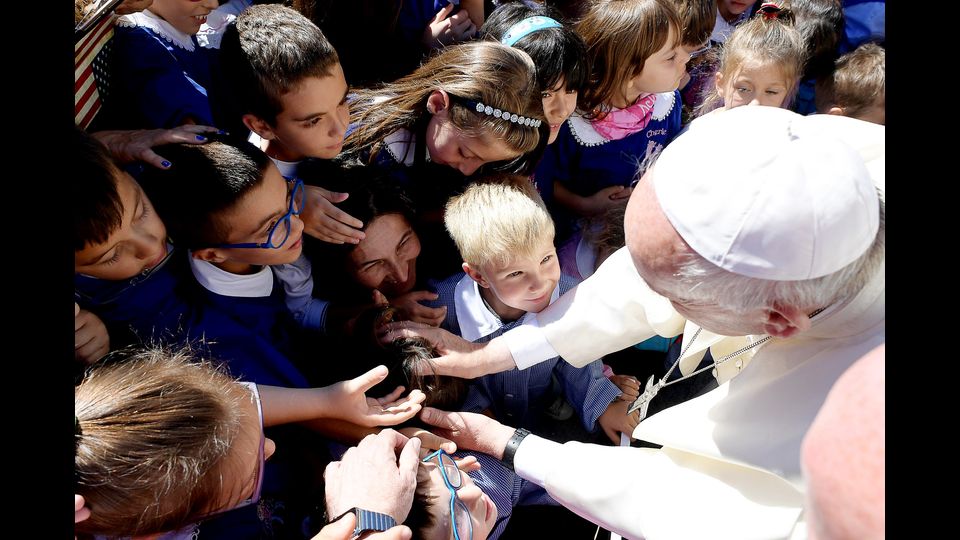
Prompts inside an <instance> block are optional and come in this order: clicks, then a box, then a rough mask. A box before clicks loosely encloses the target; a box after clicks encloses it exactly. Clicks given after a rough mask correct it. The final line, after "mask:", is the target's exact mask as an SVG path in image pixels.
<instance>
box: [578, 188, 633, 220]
mask: <svg viewBox="0 0 960 540" xmlns="http://www.w3.org/2000/svg"><path fill="white" fill-rule="evenodd" d="M631 193H633V188H629V187H623V186H610V187H605V188H603V189H601V190H600V191H598V192H596V193H594V194H593V195H591V196H589V197H581V199H582V200H581V201H580V204H579V208H578V210H579V213H580V214H581V215H583V216H595V215H597V214H602V213H603V212H606V211H607V210H609V209H611V208H613V207H614V206H617V205H618V204H624V203H626V202H627V199H629V198H630V194H631Z"/></svg>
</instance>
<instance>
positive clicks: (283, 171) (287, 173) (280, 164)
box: [270, 157, 300, 179]
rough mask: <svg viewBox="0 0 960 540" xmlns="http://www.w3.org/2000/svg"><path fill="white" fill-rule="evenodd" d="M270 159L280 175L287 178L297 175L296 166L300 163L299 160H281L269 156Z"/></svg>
mask: <svg viewBox="0 0 960 540" xmlns="http://www.w3.org/2000/svg"><path fill="white" fill-rule="evenodd" d="M270 160H271V161H273V164H274V165H276V166H277V169H279V170H280V176H283V177H284V178H287V179H291V178H296V177H297V167H298V166H299V165H300V162H299V161H283V160H282V159H277V158H275V157H272V158H270Z"/></svg>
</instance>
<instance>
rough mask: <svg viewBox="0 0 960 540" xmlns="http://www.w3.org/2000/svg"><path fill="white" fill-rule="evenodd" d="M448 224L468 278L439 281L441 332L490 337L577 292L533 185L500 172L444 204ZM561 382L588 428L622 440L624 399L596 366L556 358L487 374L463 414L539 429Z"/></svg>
mask: <svg viewBox="0 0 960 540" xmlns="http://www.w3.org/2000/svg"><path fill="white" fill-rule="evenodd" d="M444 223H445V225H446V227H447V231H448V232H449V233H450V236H451V237H452V238H453V241H454V242H455V243H456V245H457V249H459V251H460V256H461V257H462V258H463V272H462V273H459V274H455V275H453V276H451V277H449V278H447V279H446V280H444V281H442V282H440V283H437V284H436V289H437V294H438V295H439V298H438V300H437V303H438V304H439V305H445V306H447V317H446V319H445V321H444V322H443V324H442V325H441V326H442V327H443V328H446V329H448V330H450V331H451V332H454V333H456V334H459V335H460V336H462V337H464V338H465V339H468V340H470V341H478V340H482V341H487V340H490V339H493V338H494V337H496V336H498V335H500V334H501V333H503V332H504V331H506V330H509V329H511V328H513V327H515V326H517V325H519V324H522V322H523V320H524V318H525V317H526V315H527V314H528V313H537V312H539V311H540V310H542V309H543V308H545V307H547V306H548V305H549V304H550V303H551V302H553V301H554V300H556V299H557V298H558V297H559V296H560V295H561V294H563V293H565V292H566V291H567V290H569V289H571V288H573V287H574V286H575V285H576V281H575V280H574V279H573V278H571V277H569V276H564V275H561V273H560V264H559V262H558V260H557V252H556V249H555V248H554V245H553V237H554V225H553V220H552V219H551V218H550V214H549V213H548V212H547V209H546V207H545V206H544V204H543V200H542V199H541V198H540V196H539V195H538V194H537V192H536V189H535V188H534V186H533V183H532V182H531V181H530V180H529V179H528V178H525V177H522V176H516V175H503V176H497V177H492V178H489V179H488V180H486V181H483V182H478V183H474V184H472V185H470V186H469V187H468V188H467V190H466V191H465V192H464V193H463V194H462V195H458V196H456V197H453V198H451V199H450V201H448V202H447V205H446V212H445V214H444ZM554 376H556V379H557V380H558V381H559V386H560V387H561V388H562V391H563V394H564V396H565V397H566V400H567V401H568V402H569V403H570V404H571V405H572V406H573V408H574V409H575V410H576V412H577V413H579V415H580V419H581V421H582V423H583V426H584V427H585V428H586V429H587V430H589V431H593V430H594V429H595V426H596V424H598V423H599V424H600V425H601V426H602V427H603V429H604V432H605V433H606V434H607V435H608V436H609V437H610V439H611V440H613V441H615V442H616V441H618V440H619V438H618V435H617V433H616V432H618V431H620V432H625V433H631V432H632V431H633V427H634V426H636V417H635V416H633V415H632V416H627V414H626V405H627V402H626V401H621V400H619V399H618V398H619V396H620V394H621V391H620V389H619V388H617V386H616V385H615V384H613V383H612V382H610V380H609V379H607V378H606V377H604V376H603V373H602V367H601V364H600V362H599V361H595V362H593V363H591V364H589V365H588V366H586V367H584V368H583V369H578V368H574V367H573V366H571V365H569V364H568V363H566V362H564V361H562V360H561V359H560V358H559V357H557V358H554V359H553V360H551V361H548V362H545V363H544V364H538V365H537V366H534V367H532V368H530V369H527V370H523V371H520V370H517V369H513V370H511V371H506V372H502V373H497V374H493V375H487V376H484V377H481V378H479V379H476V380H475V381H473V384H472V385H471V388H470V391H469V393H468V396H467V399H466V402H465V403H464V406H463V410H466V411H483V410H486V409H490V410H491V411H492V412H493V414H494V416H495V417H496V418H499V419H501V420H509V421H511V422H514V423H516V424H518V425H520V426H523V427H533V426H534V425H535V424H536V423H537V421H538V420H539V417H540V415H541V413H543V412H544V410H545V409H546V408H547V407H549V406H550V404H551V403H553V402H554V399H555V398H556V395H555V392H553V391H552V386H553V379H554Z"/></svg>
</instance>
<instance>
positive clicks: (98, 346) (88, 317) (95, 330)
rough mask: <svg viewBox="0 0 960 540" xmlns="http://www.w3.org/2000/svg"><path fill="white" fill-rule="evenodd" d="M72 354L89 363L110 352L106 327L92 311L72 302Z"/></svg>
mask: <svg viewBox="0 0 960 540" xmlns="http://www.w3.org/2000/svg"><path fill="white" fill-rule="evenodd" d="M73 306H74V312H73V315H74V317H73V355H74V358H76V359H77V360H80V361H81V362H83V363H84V364H87V365H90V364H92V363H94V362H96V361H97V360H99V359H101V358H103V355H105V354H107V353H108V352H110V335H109V334H108V333H107V327H106V325H104V324H103V321H101V320H100V317H97V316H96V315H94V314H93V313H91V312H89V311H87V310H85V309H80V306H79V305H77V303H76V302H74V304H73Z"/></svg>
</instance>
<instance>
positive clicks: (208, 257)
mask: <svg viewBox="0 0 960 540" xmlns="http://www.w3.org/2000/svg"><path fill="white" fill-rule="evenodd" d="M191 254H192V256H193V258H194V259H197V260H201V261H207V262H209V263H222V262H223V261H225V260H227V258H226V257H225V256H224V255H223V253H221V252H220V250H219V249H217V248H203V249H196V250H193V251H192V252H191Z"/></svg>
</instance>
